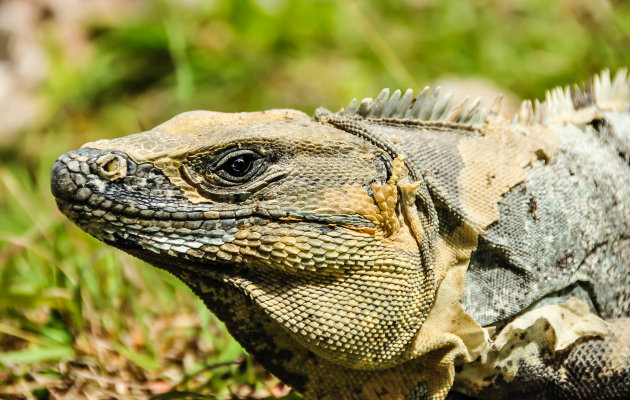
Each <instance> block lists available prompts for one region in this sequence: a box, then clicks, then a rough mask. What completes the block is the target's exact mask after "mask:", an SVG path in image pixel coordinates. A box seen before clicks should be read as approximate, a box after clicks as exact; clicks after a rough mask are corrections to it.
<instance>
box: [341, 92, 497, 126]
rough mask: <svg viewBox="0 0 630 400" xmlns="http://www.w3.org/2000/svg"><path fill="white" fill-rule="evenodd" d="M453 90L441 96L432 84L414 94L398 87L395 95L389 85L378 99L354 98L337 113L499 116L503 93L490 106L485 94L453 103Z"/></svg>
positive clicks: (477, 119) (463, 119)
mask: <svg viewBox="0 0 630 400" xmlns="http://www.w3.org/2000/svg"><path fill="white" fill-rule="evenodd" d="M452 100H453V93H449V94H448V95H446V96H440V87H437V88H436V89H435V90H432V89H430V88H429V87H428V86H427V87H425V88H424V90H422V91H421V92H420V93H419V94H418V96H416V97H415V98H413V90H411V89H407V91H406V92H405V94H404V95H402V92H401V91H400V90H396V91H395V92H394V93H393V94H392V95H391V97H390V96H389V89H383V90H382V91H381V93H380V94H379V95H378V96H377V97H376V99H375V100H372V98H365V99H363V100H362V101H361V102H360V103H358V102H357V99H353V100H352V101H351V102H350V104H349V105H348V107H347V108H346V109H343V108H342V109H341V110H339V111H338V112H337V114H340V115H344V116H348V117H362V118H369V119H381V118H392V119H404V120H421V121H444V122H455V123H462V124H475V123H485V122H487V121H488V120H489V119H491V118H495V117H496V116H497V115H498V114H499V111H500V110H501V100H502V96H501V95H499V96H498V97H497V98H496V100H495V101H494V103H493V105H492V107H491V108H490V110H486V109H485V108H484V107H483V106H482V101H481V98H480V97H478V98H476V99H475V100H474V101H470V98H469V97H466V98H464V99H462V100H461V101H460V102H458V103H457V104H455V105H452V106H451V101H452Z"/></svg>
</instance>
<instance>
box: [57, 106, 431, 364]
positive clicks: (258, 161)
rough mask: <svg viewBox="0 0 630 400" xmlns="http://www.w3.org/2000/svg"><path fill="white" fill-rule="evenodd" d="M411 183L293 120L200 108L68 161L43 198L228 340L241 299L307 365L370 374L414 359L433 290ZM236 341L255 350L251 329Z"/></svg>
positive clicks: (357, 140)
mask: <svg viewBox="0 0 630 400" xmlns="http://www.w3.org/2000/svg"><path fill="white" fill-rule="evenodd" d="M405 172H406V171H405V167H404V165H402V163H401V162H400V160H398V159H392V157H391V156H390V155H388V154H386V152H384V151H382V150H381V149H379V148H378V147H377V146H375V145H374V144H372V143H370V142H369V141H367V140H365V139H364V138H361V137H358V136H356V135H353V134H351V133H348V132H346V131H344V130H341V129H336V128H334V127H332V126H330V125H326V124H324V123H319V122H316V121H314V120H312V119H310V118H309V117H307V116H306V115H305V114H302V113H300V112H297V111H292V110H272V111H266V112H258V113H241V114H223V113H214V112H202V111H198V112H189V113H184V114H181V115H179V116H177V117H175V118H173V119H171V120H170V121H167V122H166V123H164V124H162V125H160V126H158V127H156V128H154V129H152V130H150V131H147V132H142V133H138V134H134V135H130V136H127V137H122V138H118V139H113V140H100V141H97V142H92V143H88V144H86V145H84V146H83V147H82V148H81V149H78V150H76V151H71V152H68V153H66V154H64V155H62V156H61V157H60V158H59V159H58V160H57V161H56V163H55V164H54V166H53V169H52V178H51V188H52V192H53V194H54V195H55V197H56V199H57V203H58V206H59V208H60V210H61V211H62V212H63V213H64V214H65V215H66V216H67V217H68V218H70V219H71V220H72V221H73V222H74V223H76V224H77V225H78V226H79V227H80V228H81V229H83V230H85V231H86V232H88V233H90V234H91V235H93V236H95V237H97V238H98V239H100V240H102V241H104V242H105V243H108V244H110V245H113V246H115V247H118V248H120V249H122V250H124V251H127V252H129V253H131V254H132V255H134V256H137V257H139V258H141V259H143V260H146V261H148V262H149V263H151V264H153V265H156V266H158V267H160V268H163V269H166V270H168V271H170V272H171V273H173V274H175V275H176V276H178V277H179V278H180V279H182V280H184V281H185V283H187V284H188V285H189V286H190V287H191V288H192V289H193V290H194V291H195V292H196V293H197V294H198V295H199V296H200V297H202V298H203V299H204V300H205V301H206V303H207V304H208V305H209V306H210V308H211V309H213V310H214V311H217V310H218V309H221V310H223V311H221V312H218V314H219V316H220V317H221V318H222V319H224V320H226V323H227V325H228V327H235V326H237V325H239V324H241V325H242V324H243V321H242V320H243V318H245V317H244V315H240V314H239V308H238V307H236V306H234V308H232V309H231V308H230V304H235V303H230V302H231V301H232V299H230V298H229V297H230V296H236V295H238V296H240V297H241V298H239V302H241V303H239V304H246V305H244V306H243V307H249V308H251V309H252V310H256V311H257V312H259V313H260V312H262V314H264V316H265V318H267V319H268V320H269V321H272V322H273V323H275V324H276V325H277V326H279V327H280V328H281V330H282V331H283V332H285V333H286V334H287V335H288V337H289V338H290V339H291V340H294V341H295V342H296V343H298V344H299V345H300V346H303V347H304V348H306V349H307V350H308V351H310V352H312V353H313V354H315V355H316V356H317V357H321V358H323V359H325V360H327V361H328V362H331V363H333V364H335V365H340V366H343V367H348V368H353V369H359V370H375V369H384V368H389V367H391V366H393V365H397V364H399V363H401V362H403V361H404V360H405V359H406V358H407V357H408V356H409V351H408V350H409V345H410V343H411V341H412V339H413V337H414V336H415V335H416V333H417V331H418V330H419V329H420V326H421V325H422V323H423V321H424V318H426V313H427V310H428V309H429V308H430V306H431V304H432V301H433V297H434V291H435V289H434V282H433V278H432V276H431V271H430V270H429V269H428V268H427V267H426V265H425V264H426V263H425V262H424V261H423V259H422V255H421V253H422V252H420V251H419V240H418V239H417V237H416V236H414V234H413V232H412V230H411V229H410V228H409V227H408V225H409V224H408V221H406V217H405V216H404V215H403V214H404V213H402V212H401V205H400V201H399V197H398V196H399V186H398V185H397V181H398V182H400V181H401V180H402V179H403V178H404V177H405V176H404V175H405ZM226 288H229V289H226ZM226 290H227V292H226ZM243 302H244V303H243ZM239 307H241V306H239ZM239 321H240V322H239ZM234 329H237V328H234ZM245 336H247V334H245ZM241 340H242V341H243V342H245V343H243V344H244V345H245V347H246V348H248V349H249V350H250V351H252V352H253V353H254V354H255V355H256V353H261V351H258V350H257V348H256V347H257V346H258V345H259V344H257V343H256V341H257V333H256V332H250V333H249V336H247V337H243V335H241ZM248 342H251V343H248ZM263 363H264V360H263Z"/></svg>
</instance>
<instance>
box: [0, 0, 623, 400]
mask: <svg viewBox="0 0 630 400" xmlns="http://www.w3.org/2000/svg"><path fill="white" fill-rule="evenodd" d="M622 66H630V5H629V4H628V2H626V1H622V0H533V1H530V0H527V1H526V0H513V1H510V0H480V1H476V2H470V1H464V0H449V1H439V0H401V1H398V2H377V1H372V2H368V1H356V2H355V1H332V0H330V1H325V0H319V1H292V0H243V1H221V0H214V1H204V0H180V1H176V0H89V1H85V0H4V1H0V397H2V398H13V399H23V398H25V399H35V398H37V399H62V398H90V399H109V398H116V399H126V398H129V399H131V398H150V397H152V396H154V397H155V398H156V399H173V398H199V395H197V397H195V396H196V395H195V394H194V393H197V394H200V395H203V396H205V398H213V399H214V398H217V399H231V398H242V399H245V398H248V399H249V398H251V399H260V398H268V397H271V398H275V397H281V398H284V397H285V396H286V398H299V396H297V395H296V394H291V393H290V389H289V388H287V387H285V386H283V385H282V384H281V383H279V382H278V381H277V380H276V379H275V378H274V377H272V376H270V375H269V374H266V373H265V372H264V371H263V370H262V368H261V367H260V366H259V365H257V364H256V363H255V362H254V361H253V360H251V358H250V357H248V356H247V355H245V353H244V352H243V350H242V349H241V348H240V346H239V345H238V344H237V343H236V342H235V341H234V340H233V339H231V338H230V337H229V335H228V334H227V333H226V331H225V329H224V328H223V326H222V325H221V324H220V323H218V322H217V321H216V320H215V319H214V317H213V316H212V315H211V314H210V313H209V312H208V311H207V310H205V308H204V307H203V305H202V304H201V303H200V302H199V301H198V300H197V299H196V298H195V297H194V296H193V295H192V294H191V293H190V292H189V291H188V290H187V289H186V288H185V287H184V285H183V284H180V283H178V282H177V281H176V280H175V279H174V278H172V277H170V276H169V275H168V274H166V273H164V272H161V271H158V270H156V269H154V268H152V267H150V266H148V265H146V264H143V263H141V262H139V261H137V260H135V259H132V258H131V257H129V256H126V255H124V254H122V253H121V252H120V251H117V250H114V249H113V248H108V247H105V246H104V245H101V244H100V243H98V242H97V241H96V240H94V239H92V238H90V237H88V235H87V234H84V233H82V232H81V231H79V229H78V228H76V227H74V226H73V225H72V224H71V223H70V222H68V221H67V220H66V219H65V218H63V216H62V215H61V214H60V213H59V212H58V211H57V209H56V206H55V204H54V200H53V198H52V196H51V195H50V191H49V184H48V179H49V173H50V167H51V165H52V163H53V161H54V160H55V159H56V157H57V156H59V155H60V154H62V153H64V152H66V151H68V150H71V149H74V148H77V147H79V146H80V145H81V144H83V143H84V142H87V141H90V140H95V139H98V138H112V137H116V136H122V135H126V134H130V133H133V132H137V131H142V130H146V129H149V128H151V127H153V126H155V125H157V124H158V123H161V122H163V121H165V120H167V119H169V118H170V117H172V116H173V115H175V114H177V113H179V112H181V111H185V110H190V109H207V110H215V111H225V112H232V111H254V110H263V109H269V108H296V109H299V110H303V111H305V112H307V113H312V112H313V111H314V109H315V108H316V107H318V106H325V107H327V108H329V109H331V110H337V109H339V108H340V107H343V106H345V105H346V104H347V103H348V102H349V101H350V100H351V99H352V98H353V97H357V98H362V97H375V96H376V94H378V92H379V91H380V89H382V88H383V87H390V88H392V89H394V88H402V89H405V88H407V87H411V88H414V89H416V90H418V89H421V88H422V87H424V86H425V85H427V84H436V83H437V84H440V85H442V86H446V87H449V88H458V89H460V91H464V92H467V91H468V92H473V94H489V95H492V94H494V93H496V92H503V93H504V94H505V95H506V100H507V102H506V103H507V104H506V105H505V106H504V108H505V109H506V112H509V111H510V109H512V110H513V109H514V108H515V107H517V105H518V102H519V100H520V99H521V98H524V97H529V98H542V97H543V96H544V91H545V89H549V88H551V87H553V86H556V85H566V84H572V83H574V82H580V81H582V80H587V79H588V78H589V77H590V76H591V75H592V74H593V73H596V72H599V71H600V70H601V69H603V68H610V69H611V70H612V71H615V70H616V69H617V68H619V67H622Z"/></svg>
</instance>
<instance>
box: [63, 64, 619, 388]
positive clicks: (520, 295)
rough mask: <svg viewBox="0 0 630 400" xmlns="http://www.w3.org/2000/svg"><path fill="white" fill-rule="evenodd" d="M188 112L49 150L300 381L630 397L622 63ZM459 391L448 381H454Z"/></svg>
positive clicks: (119, 226)
mask: <svg viewBox="0 0 630 400" xmlns="http://www.w3.org/2000/svg"><path fill="white" fill-rule="evenodd" d="M450 101H451V100H450V96H440V94H439V90H431V89H428V88H427V89H425V90H423V91H422V92H421V93H420V94H419V95H418V96H416V97H415V98H413V93H412V91H411V90H408V91H406V92H405V93H404V94H402V93H401V92H400V91H395V92H394V93H393V94H392V95H391V96H390V95H389V91H388V90H384V91H383V92H381V93H380V94H379V95H378V97H376V98H375V99H374V100H372V99H365V100H363V101H361V102H356V101H353V102H352V103H350V105H349V106H348V107H347V108H346V109H342V110H341V111H339V112H336V113H332V112H330V111H328V110H325V109H318V110H317V111H316V112H315V116H314V117H313V118H310V117H308V116H307V115H305V114H304V113H302V112H299V111H295V110H269V111H262V112H251V113H236V114H229V113H219V112H209V111H194V112H186V113H183V114H180V115H178V116H176V117H174V118H172V119H171V120H169V121H167V122H165V123H163V124H161V125H159V126H157V127H156V128H154V129H152V130H150V131H146V132H142V133H137V134H134V135H130V136H126V137H122V138H118V139H113V140H99V141H96V142H92V143H87V144H85V145H84V146H83V147H82V148H80V149H78V150H75V151H71V152H68V153H66V154H64V155H62V156H61V157H59V159H58V160H57V161H56V162H55V164H54V166H53V168H52V178H51V188H52V193H53V194H54V196H55V197H56V200H57V204H58V206H59V208H60V210H61V211H62V212H63V213H64V214H65V215H66V216H67V217H68V218H70V219H71V220H72V221H74V222H75V223H76V224H77V225H78V226H79V227H80V228H82V229H83V230H85V231H86V232H88V233H89V234H91V235H93V236H95V237H97V238H98V239H100V240H102V241H104V242H105V243H107V244H110V245H112V246H115V247H117V248H119V249H122V250H124V251H126V252H128V253H130V254H132V255H134V256H136V257H138V258H140V259H142V260H145V261H147V262H149V263H151V264H153V265H155V266H157V267H159V268H163V269H165V270H167V271H169V272H171V273H172V274H174V275H175V276H177V277H178V278H179V279H181V280H182V281H184V282H185V283H186V284H187V285H188V286H190V287H191V288H192V290H193V291H194V292H195V293H196V294H197V295H198V296H199V297H200V298H201V299H203V301H204V302H205V303H206V305H207V306H208V308H209V309H210V310H212V311H213V312H214V313H215V314H216V315H217V317H218V318H219V319H221V320H222V321H224V322H225V324H226V326H227V327H228V329H229V331H230V332H231V334H232V335H233V336H234V337H235V338H236V339H237V340H238V341H239V342H240V343H242V345H243V346H244V347H245V349H246V350H247V351H249V352H250V353H252V354H253V355H254V357H256V358H257V359H258V360H259V361H260V362H261V363H262V364H263V365H264V366H265V368H267V369H268V370H269V371H271V372H272V373H274V374H275V375H277V376H278V377H279V378H280V379H282V380H283V381H285V382H287V383H289V384H290V385H292V386H293V387H294V388H295V389H297V390H298V391H301V392H302V393H303V394H304V396H305V398H308V399H407V400H414V399H443V398H445V397H446V396H447V395H448V396H449V398H468V397H467V396H472V397H474V398H488V399H498V398H510V396H515V397H516V398H519V399H526V398H531V399H551V398H559V399H628V398H630V318H629V317H630V80H629V79H628V78H627V73H626V70H625V69H624V70H621V71H620V72H619V73H618V74H617V75H616V76H615V77H614V79H611V77H610V75H609V73H608V72H607V71H604V72H602V73H601V74H600V75H596V76H595V77H594V78H593V79H592V80H591V82H590V84H588V85H582V86H581V87H578V86H575V87H573V88H566V89H562V88H557V89H554V90H552V91H550V92H548V93H547V97H546V99H545V101H543V102H538V101H536V102H535V103H534V104H532V102H531V101H524V102H523V103H522V106H521V109H520V111H519V112H518V113H517V115H515V116H514V119H513V120H507V119H504V118H503V117H501V116H500V115H499V107H500V103H501V102H500V98H499V99H498V100H497V101H495V103H494V104H493V105H492V106H491V107H490V108H489V109H485V108H484V107H482V105H481V103H480V102H479V101H473V102H470V101H467V100H463V101H462V102H460V103H459V104H455V105H450V104H449V103H450ZM449 392H450V394H449Z"/></svg>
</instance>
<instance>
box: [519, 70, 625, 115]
mask: <svg viewBox="0 0 630 400" xmlns="http://www.w3.org/2000/svg"><path fill="white" fill-rule="evenodd" d="M629 108H630V79H629V78H628V70H627V69H626V68H622V69H620V70H619V71H617V74H616V75H615V77H614V79H611V78H610V71H609V70H604V71H602V72H601V73H600V74H599V75H595V76H593V78H592V79H591V81H590V83H589V84H588V86H587V85H586V84H584V83H583V84H582V85H581V86H578V85H577V84H576V85H574V86H573V87H572V88H571V87H569V86H566V87H565V88H564V89H563V88H561V87H557V88H555V89H552V90H549V91H548V92H547V93H546V94H545V101H543V102H542V103H541V102H539V101H538V100H535V101H534V103H533V104H532V101H531V100H524V101H523V102H522V103H521V108H520V110H519V111H518V113H516V115H514V119H513V120H512V123H513V124H526V125H527V124H534V123H539V124H548V123H554V122H560V123H561V122H569V123H584V122H588V121H590V120H592V119H593V118H595V117H596V116H597V113H598V112H600V111H623V110H627V109H629Z"/></svg>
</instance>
